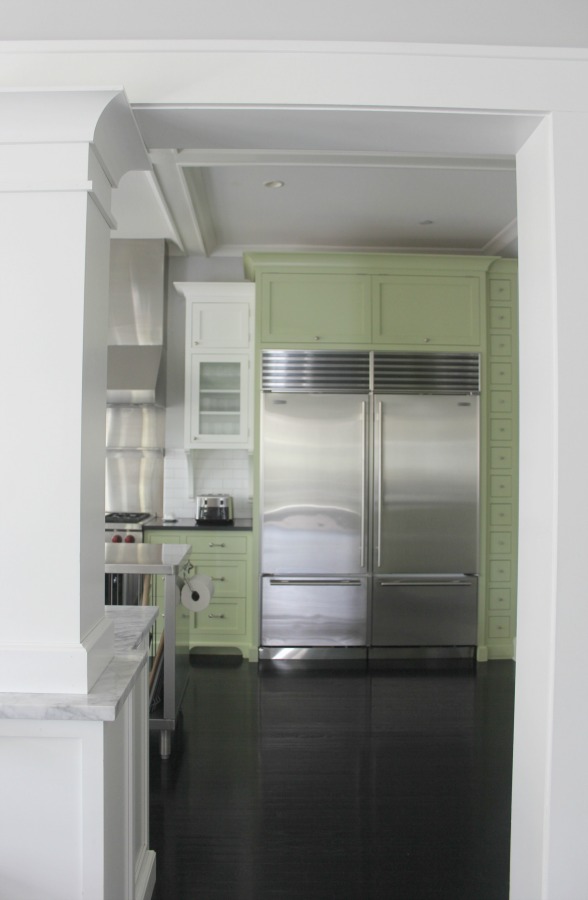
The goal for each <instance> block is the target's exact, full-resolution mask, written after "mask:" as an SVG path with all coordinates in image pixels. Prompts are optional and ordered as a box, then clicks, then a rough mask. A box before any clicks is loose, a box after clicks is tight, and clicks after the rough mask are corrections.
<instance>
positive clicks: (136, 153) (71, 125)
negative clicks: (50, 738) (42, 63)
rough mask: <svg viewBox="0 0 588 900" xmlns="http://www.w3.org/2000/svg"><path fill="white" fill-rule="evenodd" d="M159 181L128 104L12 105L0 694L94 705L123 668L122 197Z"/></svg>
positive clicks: (43, 95)
mask: <svg viewBox="0 0 588 900" xmlns="http://www.w3.org/2000/svg"><path fill="white" fill-rule="evenodd" d="M147 167H148V160H147V156H146V153H145V150H144V147H143V144H142V142H141V139H140V136H139V133H138V130H137V128H136V125H135V122H134V119H133V117H132V114H131V111H130V108H129V107H128V104H127V102H126V100H125V98H124V95H122V94H121V92H119V91H61V92H43V91H38V92H11V91H6V92H0V248H1V251H0V254H1V265H0V302H1V304H2V306H1V309H2V325H3V328H2V336H3V339H2V352H1V354H0V373H1V383H2V386H3V402H2V436H3V442H2V466H0V498H2V506H3V515H2V516H1V517H0V519H1V524H0V553H1V554H2V562H3V566H2V570H3V579H2V590H1V591H0V621H1V622H2V628H1V630H0V691H35V692H36V691H41V692H45V693H51V692H71V693H85V692H87V691H88V690H89V689H90V688H91V686H92V684H93V683H94V682H95V680H96V678H98V676H99V675H100V673H101V672H102V671H103V670H104V668H105V666H106V665H107V664H108V662H109V660H110V659H111V657H112V632H111V627H110V626H109V625H108V623H107V622H106V619H105V616H104V558H103V556H104V537H103V525H104V436H105V406H106V336H107V314H108V262H109V245H110V230H111V227H112V224H113V223H112V220H111V218H110V192H111V187H112V186H115V185H116V184H117V183H118V180H119V179H120V177H122V175H123V174H124V172H125V171H127V170H128V169H131V168H147Z"/></svg>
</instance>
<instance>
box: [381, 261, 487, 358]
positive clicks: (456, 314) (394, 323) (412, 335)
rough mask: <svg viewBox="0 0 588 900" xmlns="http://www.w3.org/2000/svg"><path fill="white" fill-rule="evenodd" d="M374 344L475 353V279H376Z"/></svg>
mask: <svg viewBox="0 0 588 900" xmlns="http://www.w3.org/2000/svg"><path fill="white" fill-rule="evenodd" d="M373 295H374V335H373V339H374V343H381V344H416V345H430V346H436V345H442V346H444V347H464V346H468V347H478V346H479V344H480V336H481V333H480V283H479V280H478V279H477V278H468V277H454V278H451V277H444V276H433V275H430V276H428V275H427V276H419V275H404V276H402V275H390V276H381V277H375V278H374V290H373Z"/></svg>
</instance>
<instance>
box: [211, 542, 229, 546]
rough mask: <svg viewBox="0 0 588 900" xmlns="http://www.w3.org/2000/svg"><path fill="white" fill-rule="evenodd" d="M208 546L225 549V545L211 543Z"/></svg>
mask: <svg viewBox="0 0 588 900" xmlns="http://www.w3.org/2000/svg"><path fill="white" fill-rule="evenodd" d="M208 546H209V547H224V546H225V545H224V544H214V543H212V542H211V543H210V544H209V545H208Z"/></svg>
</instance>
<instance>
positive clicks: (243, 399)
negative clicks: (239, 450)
mask: <svg viewBox="0 0 588 900" xmlns="http://www.w3.org/2000/svg"><path fill="white" fill-rule="evenodd" d="M190 366H191V371H190V382H189V384H190V395H191V396H190V402H189V403H187V404H186V443H187V446H189V447H192V448H194V449H198V448H207V447H208V448H212V447H225V446H228V447H247V446H248V444H249V424H248V423H249V416H248V408H247V404H248V389H247V388H248V380H249V357H248V355H247V354H234V355H227V356H224V355H223V356H219V355H201V354H192V355H191V360H190Z"/></svg>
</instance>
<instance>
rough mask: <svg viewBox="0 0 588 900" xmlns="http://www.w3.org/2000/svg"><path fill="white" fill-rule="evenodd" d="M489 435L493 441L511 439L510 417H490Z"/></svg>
mask: <svg viewBox="0 0 588 900" xmlns="http://www.w3.org/2000/svg"><path fill="white" fill-rule="evenodd" d="M490 437H491V439H492V440H493V441H512V419H492V420H491V422H490Z"/></svg>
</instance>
